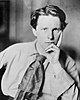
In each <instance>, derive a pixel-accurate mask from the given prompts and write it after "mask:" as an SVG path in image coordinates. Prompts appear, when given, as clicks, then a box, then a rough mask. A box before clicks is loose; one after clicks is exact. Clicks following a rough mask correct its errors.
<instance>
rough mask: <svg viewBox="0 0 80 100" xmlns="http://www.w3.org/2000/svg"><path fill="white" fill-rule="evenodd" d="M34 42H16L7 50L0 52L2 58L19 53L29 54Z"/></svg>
mask: <svg viewBox="0 0 80 100" xmlns="http://www.w3.org/2000/svg"><path fill="white" fill-rule="evenodd" d="M33 45H34V42H25V43H16V44H14V45H11V46H9V47H7V48H6V49H5V50H3V51H1V52H0V59H2V58H7V59H10V58H12V57H15V56H17V55H21V54H22V55H25V54H26V55H28V54H29V52H30V50H32V49H31V47H33Z"/></svg>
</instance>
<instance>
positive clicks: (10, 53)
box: [0, 45, 17, 69]
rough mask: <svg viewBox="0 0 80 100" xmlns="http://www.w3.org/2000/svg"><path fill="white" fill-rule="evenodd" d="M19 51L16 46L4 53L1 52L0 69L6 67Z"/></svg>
mask: <svg viewBox="0 0 80 100" xmlns="http://www.w3.org/2000/svg"><path fill="white" fill-rule="evenodd" d="M16 52H17V49H16V46H15V45H12V46H10V47H8V48H6V49H5V50H3V51H2V52H0V69H1V68H2V67H3V66H5V65H6V64H7V63H8V62H9V60H10V59H12V57H13V56H14V55H15V54H16Z"/></svg>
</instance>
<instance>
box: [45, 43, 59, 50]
mask: <svg viewBox="0 0 80 100" xmlns="http://www.w3.org/2000/svg"><path fill="white" fill-rule="evenodd" d="M50 48H55V49H56V48H57V47H56V45H54V44H53V43H52V44H50V45H49V46H48V47H47V48H46V49H45V51H46V50H48V49H50Z"/></svg>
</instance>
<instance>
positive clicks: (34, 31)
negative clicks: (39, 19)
mask: <svg viewBox="0 0 80 100" xmlns="http://www.w3.org/2000/svg"><path fill="white" fill-rule="evenodd" d="M32 32H33V34H34V36H35V37H37V34H36V30H35V29H34V28H32Z"/></svg>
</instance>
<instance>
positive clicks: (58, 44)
mask: <svg viewBox="0 0 80 100" xmlns="http://www.w3.org/2000/svg"><path fill="white" fill-rule="evenodd" d="M61 41H62V33H61V34H60V37H59V40H58V42H57V47H59V46H60V45H61Z"/></svg>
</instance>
